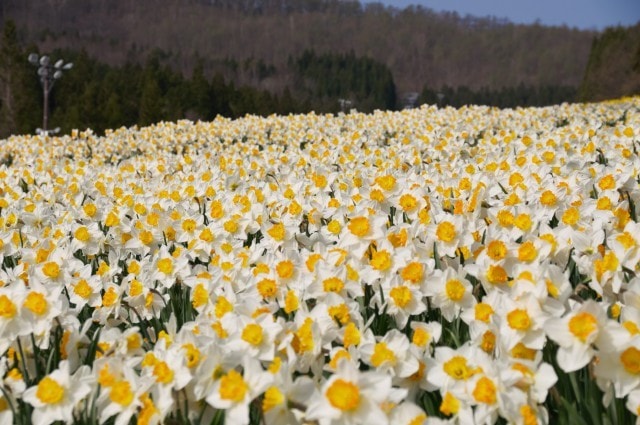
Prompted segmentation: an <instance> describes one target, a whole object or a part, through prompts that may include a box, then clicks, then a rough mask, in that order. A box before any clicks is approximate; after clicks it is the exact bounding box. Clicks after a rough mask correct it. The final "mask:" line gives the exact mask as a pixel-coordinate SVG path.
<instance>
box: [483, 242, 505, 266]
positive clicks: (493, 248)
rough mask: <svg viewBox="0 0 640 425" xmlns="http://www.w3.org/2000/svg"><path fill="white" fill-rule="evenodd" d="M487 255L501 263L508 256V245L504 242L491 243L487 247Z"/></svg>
mask: <svg viewBox="0 0 640 425" xmlns="http://www.w3.org/2000/svg"><path fill="white" fill-rule="evenodd" d="M487 255H488V256H489V258H491V259H492V260H494V261H500V260H502V259H503V258H505V257H506V256H507V245H505V243H504V242H502V241H497V240H496V241H491V242H489V244H488V245H487Z"/></svg>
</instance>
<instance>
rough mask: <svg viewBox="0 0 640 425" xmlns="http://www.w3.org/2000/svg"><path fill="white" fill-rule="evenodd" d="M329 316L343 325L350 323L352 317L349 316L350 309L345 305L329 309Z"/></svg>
mask: <svg viewBox="0 0 640 425" xmlns="http://www.w3.org/2000/svg"><path fill="white" fill-rule="evenodd" d="M327 311H328V313H329V316H331V317H332V318H334V319H336V320H337V321H338V322H340V323H341V324H345V323H347V322H349V320H350V319H351V316H350V315H349V307H347V305H346V304H345V303H342V304H338V305H333V306H331V307H329V308H328V309H327Z"/></svg>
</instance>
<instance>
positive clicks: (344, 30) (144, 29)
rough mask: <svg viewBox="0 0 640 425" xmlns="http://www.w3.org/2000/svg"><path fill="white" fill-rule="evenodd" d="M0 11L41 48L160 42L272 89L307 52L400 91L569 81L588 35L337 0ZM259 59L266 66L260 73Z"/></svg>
mask: <svg viewBox="0 0 640 425" xmlns="http://www.w3.org/2000/svg"><path fill="white" fill-rule="evenodd" d="M0 7H1V9H0V14H1V16H0V17H1V18H2V22H5V21H6V20H7V19H12V20H14V21H15V22H16V24H17V26H18V28H21V33H20V37H21V39H22V41H23V42H24V43H37V44H38V46H39V47H40V49H41V51H51V50H53V49H54V48H70V47H73V48H74V49H77V48H82V49H84V50H86V52H87V53H88V54H89V55H90V56H93V57H96V58H98V59H99V60H101V61H104V62H106V63H108V64H110V65H122V64H124V63H125V62H127V61H138V62H142V61H144V59H145V58H146V56H147V54H148V53H149V52H151V51H153V50H155V49H161V50H163V51H164V52H167V55H168V57H167V62H168V63H169V64H170V65H171V66H172V67H174V68H175V69H179V70H181V71H182V72H185V73H187V74H188V73H190V72H191V70H192V69H193V67H194V64H195V63H196V60H197V59H202V61H203V64H204V67H205V70H206V73H207V74H208V75H209V76H211V75H214V74H215V73H218V72H220V73H222V74H223V75H224V76H225V77H227V78H229V79H231V80H233V81H235V82H237V83H240V84H250V85H253V86H256V87H259V88H262V89H267V90H271V91H276V92H277V91H282V90H283V89H284V88H285V87H287V86H290V85H291V78H290V75H288V71H287V70H288V66H287V64H288V61H290V58H296V57H299V56H300V55H301V54H302V53H303V51H304V50H305V49H308V48H313V49H314V50H315V51H316V52H319V53H326V52H332V53H334V52H338V53H349V52H354V53H355V55H357V56H362V57H364V56H366V57H371V58H372V59H375V60H377V61H379V62H381V63H383V64H385V65H386V66H387V67H388V68H389V69H390V70H391V72H392V74H393V78H394V80H395V82H396V84H397V88H398V92H399V93H405V92H419V91H421V90H422V89H423V87H424V86H425V85H428V86H429V87H432V88H440V87H442V86H445V85H447V86H451V87H459V86H467V87H469V88H471V89H479V88H482V87H490V88H500V87H505V86H516V85H518V84H521V83H522V84H525V85H530V86H542V85H564V86H573V87H577V86H578V85H579V84H580V82H581V80H582V77H583V75H584V69H585V66H586V63H587V58H588V57H589V49H590V47H591V42H592V39H593V37H594V35H595V33H594V32H591V31H581V30H577V29H570V28H566V27H544V26H540V25H515V24H512V23H509V22H504V21H500V20H496V19H488V18H482V19H480V18H472V17H460V16H459V15H457V14H455V13H436V12H434V11H431V10H429V9H425V8H421V7H411V8H407V9H404V10H398V9H394V8H387V7H384V6H382V5H380V4H370V5H366V6H365V5H361V4H360V3H358V2H355V1H337V0H332V1H331V0H252V1H248V0H246V1H237V0H234V1H230V0H210V1H204V0H139V1H125V0H92V1H90V2H88V1H86V0H3V1H2V5H1V6H0ZM260 64H262V65H264V66H266V67H267V68H268V69H270V70H271V71H272V72H270V73H268V74H267V75H265V74H264V73H260V72H258V70H259V68H260V66H261V65H260ZM259 65H260V66H259Z"/></svg>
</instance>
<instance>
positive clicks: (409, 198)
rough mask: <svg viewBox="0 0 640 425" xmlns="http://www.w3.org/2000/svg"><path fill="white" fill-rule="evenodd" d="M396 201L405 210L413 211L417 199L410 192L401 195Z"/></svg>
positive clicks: (416, 204)
mask: <svg viewBox="0 0 640 425" xmlns="http://www.w3.org/2000/svg"><path fill="white" fill-rule="evenodd" d="M398 202H399V203H400V207H401V208H402V209H403V210H405V211H413V210H414V209H416V207H417V206H418V200H417V199H416V198H415V197H414V196H413V195H411V194H405V195H402V196H401V197H400V200H399V201H398Z"/></svg>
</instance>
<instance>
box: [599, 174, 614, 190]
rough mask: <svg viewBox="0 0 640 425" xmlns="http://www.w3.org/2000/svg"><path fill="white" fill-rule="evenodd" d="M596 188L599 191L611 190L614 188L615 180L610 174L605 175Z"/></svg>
mask: <svg viewBox="0 0 640 425" xmlns="http://www.w3.org/2000/svg"><path fill="white" fill-rule="evenodd" d="M598 187H599V188H600V189H601V190H607V189H613V188H615V187H616V179H614V178H613V176H612V175H611V174H607V175H606V176H604V177H603V178H602V179H600V181H599V182H598Z"/></svg>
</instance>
